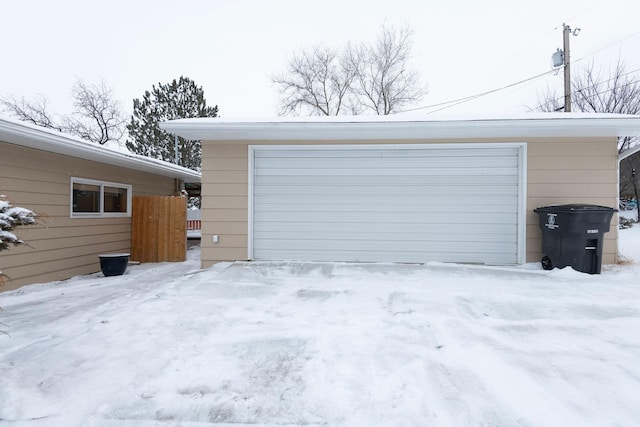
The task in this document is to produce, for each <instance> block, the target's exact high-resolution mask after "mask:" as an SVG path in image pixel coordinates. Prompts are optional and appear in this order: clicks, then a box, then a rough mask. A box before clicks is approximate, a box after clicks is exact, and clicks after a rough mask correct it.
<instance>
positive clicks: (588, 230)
mask: <svg viewBox="0 0 640 427" xmlns="http://www.w3.org/2000/svg"><path fill="white" fill-rule="evenodd" d="M533 211H534V212H535V213H537V214H538V216H539V219H540V229H542V254H543V256H542V268H544V269H545V270H551V269H552V268H554V267H558V268H563V267H567V266H571V267H573V269H574V270H577V271H582V272H584V273H589V274H600V268H601V267H602V245H603V243H604V233H606V232H608V231H609V224H610V223H611V217H612V216H613V213H614V212H617V210H616V209H613V208H608V207H605V206H597V205H579V204H574V205H557V206H545V207H541V208H536V209H534V210H533Z"/></svg>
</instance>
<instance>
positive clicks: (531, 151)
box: [201, 137, 618, 268]
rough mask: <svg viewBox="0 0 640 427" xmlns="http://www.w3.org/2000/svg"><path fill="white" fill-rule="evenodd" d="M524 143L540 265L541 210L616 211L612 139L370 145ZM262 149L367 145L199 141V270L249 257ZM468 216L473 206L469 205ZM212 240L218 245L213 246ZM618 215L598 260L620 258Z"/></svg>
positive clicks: (529, 233) (531, 237)
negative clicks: (252, 169)
mask: <svg viewBox="0 0 640 427" xmlns="http://www.w3.org/2000/svg"><path fill="white" fill-rule="evenodd" d="M493 142H526V143H527V218H526V222H527V227H526V260H527V262H536V261H539V260H540V258H541V256H542V254H541V245H542V243H541V232H540V229H539V226H538V215H537V214H535V213H534V212H533V209H534V208H536V207H540V206H548V205H552V204H568V203H589V204H597V205H603V206H609V207H616V206H617V193H618V163H617V143H616V138H615V137H609V138H524V137H523V138H508V139H455V140H446V139H444V140H443V139H438V140H411V141H405V140H384V141H376V142H375V144H393V143H398V144H429V143H493ZM264 144H267V145H269V144H278V145H286V144H295V145H315V144H317V145H322V144H371V142H369V141H352V140H349V141H203V151H202V152H203V162H202V164H203V170H202V192H203V193H202V243H201V245H202V254H201V259H202V266H203V267H205V268H206V267H208V266H211V265H212V264H215V263H216V262H219V261H232V260H244V259H247V239H248V173H249V171H248V146H249V145H264ZM469 210H470V212H472V210H473V206H469ZM213 235H218V236H219V242H218V243H213V238H212V237H213ZM617 238H618V232H617V216H616V215H614V217H613V219H612V225H611V231H610V232H609V233H607V234H606V235H605V242H604V250H603V263H605V264H610V263H615V262H616V261H617Z"/></svg>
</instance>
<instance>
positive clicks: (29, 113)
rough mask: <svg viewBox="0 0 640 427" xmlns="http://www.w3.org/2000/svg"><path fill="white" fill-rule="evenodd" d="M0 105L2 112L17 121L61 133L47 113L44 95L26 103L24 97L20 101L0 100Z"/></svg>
mask: <svg viewBox="0 0 640 427" xmlns="http://www.w3.org/2000/svg"><path fill="white" fill-rule="evenodd" d="M0 105H1V106H3V111H8V112H11V113H13V114H14V115H15V116H16V117H17V118H18V119H19V120H22V121H24V122H29V123H33V124H34V125H38V126H42V127H45V128H50V129H55V130H57V131H60V132H62V131H63V128H62V127H60V126H58V125H56V124H55V123H54V119H53V118H52V117H51V115H50V114H49V112H48V111H47V99H46V98H45V97H44V95H38V96H37V97H36V98H35V99H34V100H33V101H27V100H26V99H24V97H23V98H20V99H16V98H14V97H10V98H4V99H3V98H0Z"/></svg>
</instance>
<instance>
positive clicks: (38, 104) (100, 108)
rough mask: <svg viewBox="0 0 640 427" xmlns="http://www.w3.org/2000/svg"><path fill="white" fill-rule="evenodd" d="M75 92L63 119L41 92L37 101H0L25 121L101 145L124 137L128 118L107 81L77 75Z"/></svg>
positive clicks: (22, 99) (5, 108)
mask: <svg viewBox="0 0 640 427" xmlns="http://www.w3.org/2000/svg"><path fill="white" fill-rule="evenodd" d="M72 96H73V100H74V102H73V106H74V110H73V112H72V113H71V114H70V115H68V116H66V117H62V118H61V119H57V118H56V117H55V116H54V115H52V114H51V113H50V112H49V111H47V100H46V98H45V97H44V96H42V95H40V96H39V97H38V98H36V99H35V100H34V101H27V100H26V99H25V98H24V97H23V98H20V99H16V98H13V97H12V98H6V99H0V105H1V106H3V107H4V108H3V109H4V110H5V111H8V112H10V113H13V114H14V115H15V116H16V117H17V118H18V119H20V120H22V121H26V122H30V123H33V124H36V125H38V126H43V127H46V128H50V129H55V130H58V131H60V132H67V133H70V134H73V135H76V136H78V137H80V138H83V139H86V140H88V141H91V142H95V143H98V144H101V145H103V144H106V143H107V142H109V141H117V142H120V140H122V138H123V136H124V133H125V124H126V118H125V115H124V113H123V112H122V110H121V108H120V104H119V102H118V101H116V100H115V99H114V96H113V90H111V89H110V88H109V87H107V85H106V83H105V82H104V81H101V82H100V84H97V85H86V84H85V83H84V82H83V81H82V80H80V79H78V80H77V81H76V83H75V84H74V86H73V88H72Z"/></svg>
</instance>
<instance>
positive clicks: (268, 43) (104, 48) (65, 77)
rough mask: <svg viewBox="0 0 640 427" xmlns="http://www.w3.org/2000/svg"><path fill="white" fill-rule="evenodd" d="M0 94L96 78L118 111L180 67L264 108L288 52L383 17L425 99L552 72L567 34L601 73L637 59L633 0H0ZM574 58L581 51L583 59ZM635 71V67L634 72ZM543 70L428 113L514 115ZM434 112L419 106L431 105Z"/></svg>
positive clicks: (28, 93)
mask: <svg viewBox="0 0 640 427" xmlns="http://www.w3.org/2000/svg"><path fill="white" fill-rule="evenodd" d="M2 3H3V4H2V7H1V9H0V40H2V50H1V55H2V56H1V60H0V96H15V97H18V98H19V97H22V96H24V97H26V98H28V99H29V98H33V97H34V96H36V95H38V94H42V95H44V96H45V97H46V98H47V99H48V101H49V106H50V107H51V110H52V111H53V112H55V113H65V112H69V111H70V110H71V107H72V106H71V96H70V92H71V87H72V85H73V83H74V81H75V79H76V78H81V79H83V80H84V81H85V83H89V84H91V83H98V82H99V81H100V79H104V80H105V82H106V83H107V84H108V85H109V86H110V87H112V88H113V89H114V91H115V95H116V97H117V99H119V100H120V102H121V103H122V107H123V109H124V110H125V111H126V112H127V113H128V114H130V112H131V110H132V100H133V99H134V98H141V97H142V95H143V94H144V91H145V90H150V89H151V86H152V85H153V84H158V83H159V82H161V83H167V82H169V81H171V80H172V79H174V78H178V77H179V76H181V75H184V76H188V77H190V78H192V79H193V80H195V82H196V83H197V84H198V85H200V86H202V87H203V88H204V91H205V96H206V98H207V102H208V103H209V104H210V105H216V104H217V105H218V106H219V108H220V113H221V116H223V117H227V118H237V117H245V118H247V117H269V116H274V115H276V114H277V101H278V94H277V91H276V88H275V87H274V86H273V85H272V84H271V77H272V75H273V74H274V73H276V72H278V71H280V70H282V69H283V68H284V67H285V65H286V62H287V58H288V57H290V55H291V54H292V53H293V52H294V51H296V50H298V49H300V48H301V47H309V46H312V45H314V44H316V43H319V42H323V43H325V44H327V45H328V46H335V47H337V46H341V45H343V44H344V43H346V42H347V41H353V42H357V41H373V40H374V39H375V37H376V35H377V33H378V31H379V29H380V26H381V24H382V23H384V22H386V23H387V24H391V25H396V26H401V25H404V24H408V25H409V26H410V27H411V28H412V29H413V30H414V33H415V36H414V49H413V53H414V58H413V64H414V65H415V67H416V68H417V69H418V70H419V72H420V74H421V76H422V78H423V81H424V82H425V83H426V84H427V85H428V88H429V93H428V94H427V95H426V96H425V97H424V99H423V100H422V102H420V104H418V105H417V106H424V105H432V104H437V103H441V102H445V101H448V100H452V99H457V98H461V97H465V96H469V95H474V94H477V93H482V92H485V91H490V90H493V89H496V88H500V87H503V86H506V85H509V84H511V83H515V82H518V81H521V80H524V79H527V78H529V77H532V76H535V75H537V74H540V73H543V72H545V71H548V70H550V69H551V54H552V53H553V52H554V51H555V50H556V49H557V48H561V47H562V24H563V22H566V23H567V24H568V25H570V26H571V28H580V29H581V31H580V33H579V35H577V36H575V37H571V56H572V59H573V61H574V62H573V65H572V71H573V72H574V73H578V72H579V70H580V68H582V67H585V66H588V65H590V64H592V63H593V64H594V65H595V66H596V67H602V68H603V70H604V71H606V70H607V69H608V68H609V67H610V66H612V65H614V64H615V62H616V60H617V59H618V57H619V58H621V59H622V60H624V61H625V62H626V65H627V71H632V70H636V69H640V20H639V19H640V18H639V17H640V1H638V0H535V1H533V0H532V1H514V0H485V1H477V0H468V1H451V0H448V1H444V0H443V1H439V2H438V1H425V0H385V1H381V0H325V1H314V2H311V1H304V0H269V1H266V0H208V1H205V0H181V1H179V2H178V1H175V0H174V1H166V0H153V1H132V0H126V1H125V0H110V1H107V2H97V1H87V0H56V1H51V0H31V1H8V0H5V1H3V2H2ZM582 58H583V59H582ZM637 75H640V74H637ZM547 87H551V88H556V89H557V90H558V94H559V95H561V94H562V92H561V90H562V73H560V74H558V75H549V76H547V77H545V78H540V79H536V80H533V81H531V82H528V83H527V84H523V85H519V86H516V87H514V88H510V89H508V90H505V91H500V92H496V93H495V94H492V95H491V96H486V97H481V98H478V99H477V100H474V101H473V102H468V103H463V104H460V105H458V106H455V107H453V108H449V109H446V110H443V111H441V112H440V113H451V114H468V113H471V114H476V113H506V112H521V111H525V110H526V109H527V106H532V105H534V104H535V103H536V99H537V93H538V92H544V91H546V88H547ZM433 110H435V108H432V109H427V110H422V111H433Z"/></svg>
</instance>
